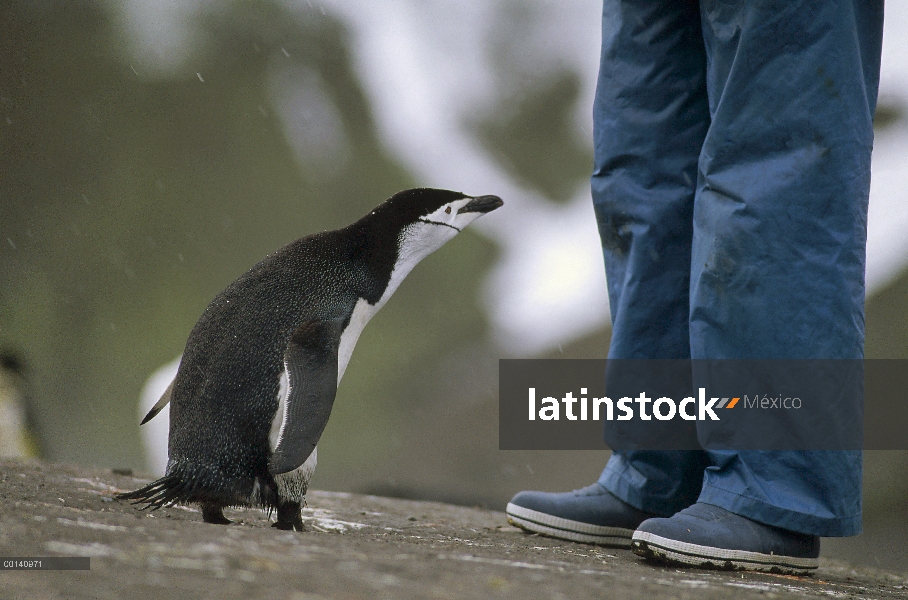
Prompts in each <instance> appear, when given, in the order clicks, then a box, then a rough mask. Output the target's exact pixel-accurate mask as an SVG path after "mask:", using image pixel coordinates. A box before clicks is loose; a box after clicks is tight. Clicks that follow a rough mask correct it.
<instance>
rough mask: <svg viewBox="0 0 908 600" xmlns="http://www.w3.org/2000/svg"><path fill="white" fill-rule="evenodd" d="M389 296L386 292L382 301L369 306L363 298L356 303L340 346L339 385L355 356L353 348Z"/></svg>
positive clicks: (338, 354)
mask: <svg viewBox="0 0 908 600" xmlns="http://www.w3.org/2000/svg"><path fill="white" fill-rule="evenodd" d="M387 296H390V294H388V293H387V292H385V294H384V296H382V298H381V300H379V301H378V302H377V303H375V304H369V302H368V301H367V300H365V299H363V298H360V299H358V300H357V301H356V306H354V307H353V312H352V313H351V314H350V322H349V323H348V324H347V328H346V329H344V332H343V333H342V334H341V337H340V345H339V346H338V349H337V383H338V384H340V381H341V379H342V378H343V376H344V371H346V370H347V363H349V362H350V356H351V355H352V354H353V348H354V346H356V342H357V340H359V335H360V334H361V333H362V332H363V329H364V328H365V327H366V323H368V322H369V320H370V319H371V318H372V317H373V316H374V315H375V313H377V312H378V309H379V308H381V306H382V304H384V301H385V300H386V299H387Z"/></svg>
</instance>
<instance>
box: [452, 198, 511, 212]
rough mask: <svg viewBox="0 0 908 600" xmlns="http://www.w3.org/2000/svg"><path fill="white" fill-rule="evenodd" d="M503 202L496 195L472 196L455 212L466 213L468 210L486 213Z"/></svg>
mask: <svg viewBox="0 0 908 600" xmlns="http://www.w3.org/2000/svg"><path fill="white" fill-rule="evenodd" d="M502 204H504V202H502V201H501V198H499V197H498V196H479V197H478V198H473V199H472V200H470V201H469V202H467V203H466V205H464V206H463V208H461V209H460V210H458V211H457V214H458V215H459V214H461V213H468V212H478V213H487V212H492V211H493V210H495V209H496V208H498V207H499V206H501V205H502Z"/></svg>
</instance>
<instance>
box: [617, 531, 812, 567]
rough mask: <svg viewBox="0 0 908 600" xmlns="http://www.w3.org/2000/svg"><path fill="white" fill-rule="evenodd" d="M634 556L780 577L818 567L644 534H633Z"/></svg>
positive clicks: (807, 562)
mask: <svg viewBox="0 0 908 600" xmlns="http://www.w3.org/2000/svg"><path fill="white" fill-rule="evenodd" d="M631 548H632V549H633V551H634V554H637V555H639V556H642V557H643V558H646V559H649V560H654V561H657V562H662V563H669V564H675V565H688V566H693V567H700V568H704V569H719V570H722V571H761V572H764V573H779V574H782V575H809V574H811V573H812V572H813V571H815V570H816V569H817V567H818V566H819V560H818V559H816V558H800V557H797V556H780V555H778V554H763V553H762V552H751V551H748V550H727V549H725V548H713V547H711V546H701V545H699V544H690V543H688V542H681V541H678V540H670V539H668V538H664V537H662V536H659V535H656V534H654V533H649V532H647V531H636V532H634V534H633V540H632V542H631Z"/></svg>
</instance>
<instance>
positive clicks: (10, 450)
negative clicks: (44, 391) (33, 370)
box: [0, 350, 43, 458]
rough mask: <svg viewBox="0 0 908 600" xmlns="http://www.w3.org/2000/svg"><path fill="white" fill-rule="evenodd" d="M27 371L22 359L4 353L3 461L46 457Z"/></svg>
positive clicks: (0, 371)
mask: <svg viewBox="0 0 908 600" xmlns="http://www.w3.org/2000/svg"><path fill="white" fill-rule="evenodd" d="M25 371H26V368H25V364H24V363H23V361H22V359H21V358H20V357H19V355H17V354H16V353H15V352H12V351H8V350H4V351H3V352H0V458H40V457H42V456H43V452H42V451H41V450H42V444H41V439H40V436H39V435H38V428H37V420H36V419H35V414H34V407H33V405H32V397H31V394H30V393H29V390H28V381H27V379H26V376H25Z"/></svg>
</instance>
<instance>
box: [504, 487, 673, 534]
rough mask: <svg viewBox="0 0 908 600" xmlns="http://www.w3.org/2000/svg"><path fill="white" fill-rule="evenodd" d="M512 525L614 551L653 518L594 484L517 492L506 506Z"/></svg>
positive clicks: (651, 515) (650, 514)
mask: <svg viewBox="0 0 908 600" xmlns="http://www.w3.org/2000/svg"><path fill="white" fill-rule="evenodd" d="M506 512H507V515H508V522H509V523H511V525H515V526H517V527H520V528H521V529H525V530H526V531H530V532H533V533H539V534H542V535H546V536H549V537H554V538H559V539H562V540H570V541H572V542H583V543H586V544H599V545H602V546H612V547H615V548H627V547H629V546H630V545H631V536H632V535H633V534H634V530H635V529H636V528H637V526H638V525H640V523H642V522H643V521H645V520H646V519H649V518H650V517H654V516H656V515H654V514H653V513H648V512H644V511H642V510H637V509H636V508H634V507H633V506H631V505H630V504H627V503H625V502H623V501H621V500H619V499H618V498H616V497H615V496H614V495H612V493H611V492H609V491H608V490H607V489H605V488H604V487H602V486H601V485H599V483H594V484H593V485H590V486H587V487H585V488H582V489H579V490H574V491H573V492H563V493H549V492H520V493H519V494H517V495H516V496H514V497H513V498H512V499H511V501H510V502H509V503H508V507H507V510H506Z"/></svg>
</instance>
